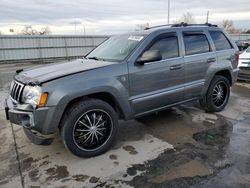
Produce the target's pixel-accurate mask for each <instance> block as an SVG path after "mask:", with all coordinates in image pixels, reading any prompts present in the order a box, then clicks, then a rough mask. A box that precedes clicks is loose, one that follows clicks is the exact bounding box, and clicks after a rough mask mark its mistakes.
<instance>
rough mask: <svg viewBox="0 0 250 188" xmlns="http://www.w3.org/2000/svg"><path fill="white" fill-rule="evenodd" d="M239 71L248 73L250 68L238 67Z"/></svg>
mask: <svg viewBox="0 0 250 188" xmlns="http://www.w3.org/2000/svg"><path fill="white" fill-rule="evenodd" d="M240 70H243V71H244V70H245V71H250V67H240Z"/></svg>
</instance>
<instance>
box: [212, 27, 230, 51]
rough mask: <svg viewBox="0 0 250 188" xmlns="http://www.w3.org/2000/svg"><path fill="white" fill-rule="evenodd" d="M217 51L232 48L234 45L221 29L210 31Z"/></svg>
mask: <svg viewBox="0 0 250 188" xmlns="http://www.w3.org/2000/svg"><path fill="white" fill-rule="evenodd" d="M209 33H210V35H211V37H212V39H213V41H214V45H215V48H216V50H217V51H219V50H226V49H231V48H232V45H231V44H230V42H229V41H228V39H227V38H226V36H225V35H224V34H223V33H222V32H221V31H209Z"/></svg>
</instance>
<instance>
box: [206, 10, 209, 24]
mask: <svg viewBox="0 0 250 188" xmlns="http://www.w3.org/2000/svg"><path fill="white" fill-rule="evenodd" d="M208 18H209V11H207V22H206V23H208Z"/></svg>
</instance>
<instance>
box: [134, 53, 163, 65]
mask: <svg viewBox="0 0 250 188" xmlns="http://www.w3.org/2000/svg"><path fill="white" fill-rule="evenodd" d="M160 60H162V56H161V53H160V51H159V50H148V51H145V52H144V53H143V54H142V55H141V57H139V58H138V59H137V61H136V63H138V64H140V65H143V64H144V63H147V62H152V61H160Z"/></svg>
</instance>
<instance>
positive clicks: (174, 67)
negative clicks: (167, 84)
mask: <svg viewBox="0 0 250 188" xmlns="http://www.w3.org/2000/svg"><path fill="white" fill-rule="evenodd" d="M181 67H182V66H181V64H178V65H173V66H171V67H170V70H178V69H181Z"/></svg>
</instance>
